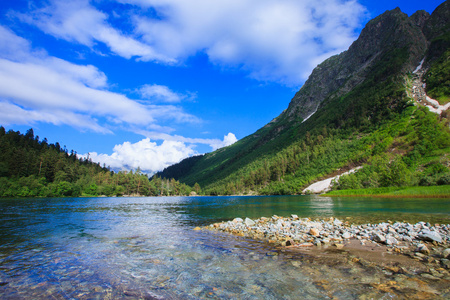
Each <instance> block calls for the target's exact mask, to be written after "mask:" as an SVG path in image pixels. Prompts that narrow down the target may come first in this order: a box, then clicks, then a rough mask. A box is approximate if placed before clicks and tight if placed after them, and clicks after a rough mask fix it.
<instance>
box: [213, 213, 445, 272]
mask: <svg viewBox="0 0 450 300" xmlns="http://www.w3.org/2000/svg"><path fill="white" fill-rule="evenodd" d="M207 228H208V229H210V230H218V231H224V232H229V233H232V234H235V235H238V236H243V237H248V238H253V239H257V240H266V241H269V242H270V243H273V244H275V245H278V246H282V247H287V246H297V247H312V246H321V245H325V246H326V245H328V244H341V243H342V242H343V241H344V240H349V239H357V240H359V241H361V243H362V244H366V243H367V242H370V241H372V242H375V243H378V244H382V245H386V246H387V247H388V249H390V250H391V251H394V252H398V253H406V252H407V251H410V250H408V249H415V251H414V252H415V255H416V256H417V254H421V255H430V253H431V251H430V249H429V248H428V247H429V246H427V245H426V243H427V242H430V243H434V245H436V246H439V247H440V248H439V249H441V250H439V251H438V253H437V256H438V257H441V258H442V259H449V258H450V248H448V246H447V247H445V245H448V243H449V241H450V225H449V224H434V225H431V224H430V223H425V222H418V223H416V224H410V223H406V222H395V223H394V222H392V221H388V222H382V223H379V224H362V225H355V224H349V222H348V221H346V222H343V221H341V220H339V219H337V218H329V219H324V220H315V221H314V220H311V219H310V218H299V217H298V216H297V215H291V217H280V216H276V215H274V216H272V217H262V218H260V219H256V220H252V219H250V218H248V217H246V218H245V219H242V218H235V219H233V220H232V221H227V222H221V223H215V224H211V225H210V226H209V227H207ZM433 247H434V246H433ZM442 247H444V249H445V250H442ZM436 251H437V250H436V249H433V253H434V254H436ZM434 254H433V255H434ZM445 265H447V263H446V264H445Z"/></svg>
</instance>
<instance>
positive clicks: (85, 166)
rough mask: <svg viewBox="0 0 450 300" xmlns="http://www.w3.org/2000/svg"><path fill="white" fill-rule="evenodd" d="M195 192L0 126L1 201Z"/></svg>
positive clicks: (31, 130)
mask: <svg viewBox="0 0 450 300" xmlns="http://www.w3.org/2000/svg"><path fill="white" fill-rule="evenodd" d="M192 191H196V192H198V193H200V187H199V186H198V185H196V186H195V187H194V189H193V188H191V187H189V186H187V185H185V184H182V183H180V182H178V181H176V180H174V179H171V180H169V179H161V178H159V177H158V176H153V177H152V178H151V179H149V177H148V176H147V175H146V174H144V173H142V172H141V171H140V170H139V169H137V170H135V171H134V172H133V171H128V172H127V171H120V172H117V173H115V172H113V171H111V170H110V169H109V168H108V167H106V166H100V164H98V163H94V162H92V161H91V160H90V159H83V158H78V157H77V153H76V152H75V151H73V150H72V151H70V153H69V151H68V150H67V149H66V147H65V146H64V147H61V145H60V144H59V143H58V142H57V143H55V144H49V143H48V141H47V139H45V138H44V139H43V140H42V141H41V140H40V139H39V137H38V136H34V132H33V129H29V130H28V131H27V132H26V133H25V134H21V133H20V132H19V131H13V130H9V131H8V132H6V131H5V128H4V127H3V126H0V197H78V196H102V195H104V196H127V195H129V196H162V195H164V196H166V195H170V196H174V195H189V194H190V193H191V192H192Z"/></svg>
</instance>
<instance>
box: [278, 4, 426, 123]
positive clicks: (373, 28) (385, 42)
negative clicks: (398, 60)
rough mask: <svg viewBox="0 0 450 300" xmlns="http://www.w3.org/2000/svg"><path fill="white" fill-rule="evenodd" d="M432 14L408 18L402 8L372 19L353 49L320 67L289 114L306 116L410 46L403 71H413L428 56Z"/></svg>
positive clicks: (351, 87) (313, 73)
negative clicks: (425, 30)
mask: <svg viewBox="0 0 450 300" xmlns="http://www.w3.org/2000/svg"><path fill="white" fill-rule="evenodd" d="M429 19H430V15H429V14H428V13H427V12H425V11H420V12H417V13H415V14H414V15H412V16H411V17H408V16H407V15H406V14H404V13H402V12H401V11H400V9H399V8H396V9H394V10H391V11H387V12H385V13H384V14H382V15H380V16H378V17H377V18H375V19H373V20H371V21H370V22H369V23H368V24H367V25H366V27H365V28H364V29H363V30H362V32H361V35H360V37H359V38H358V39H357V40H356V41H355V42H354V43H353V44H352V45H351V46H350V48H349V49H348V50H347V51H345V52H343V53H341V54H339V55H336V56H333V57H330V58H329V59H327V60H326V61H324V62H323V63H321V64H320V65H319V66H317V67H316V68H315V69H314V70H313V72H312V74H311V76H310V77H309V78H308V80H307V81H306V82H305V84H304V86H303V87H302V88H301V89H300V91H298V92H297V93H296V95H295V96H294V98H293V99H292V100H291V103H290V105H289V108H288V109H287V111H286V112H285V114H286V115H287V116H288V117H290V118H297V117H300V118H302V119H306V118H307V117H309V116H310V115H311V114H312V113H314V112H315V111H316V110H317V109H318V108H319V107H320V104H321V103H322V102H323V101H324V100H326V99H327V98H329V97H332V98H337V97H339V96H341V95H343V94H345V93H348V92H349V91H351V90H352V89H353V88H354V87H355V86H357V85H358V84H359V83H361V82H362V81H364V79H365V78H366V76H367V74H368V73H369V72H370V71H371V70H372V67H373V66H374V65H375V63H377V62H378V61H379V60H381V59H383V58H384V57H385V56H386V55H387V54H388V53H390V52H392V51H393V50H395V49H403V48H406V50H407V53H408V58H407V59H406V63H405V64H404V66H403V70H402V71H406V72H412V70H414V68H415V67H416V66H417V65H418V64H419V62H420V60H421V59H422V58H423V57H424V55H425V52H426V50H427V45H428V41H427V38H426V37H425V35H424V33H423V32H422V28H424V26H426V24H427V21H428V20H429Z"/></svg>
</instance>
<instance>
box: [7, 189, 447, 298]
mask: <svg viewBox="0 0 450 300" xmlns="http://www.w3.org/2000/svg"><path fill="white" fill-rule="evenodd" d="M274 214H276V215H279V216H290V215H291V214H297V215H298V216H300V217H312V218H326V217H331V216H334V217H339V218H347V217H348V218H351V219H352V220H353V221H355V222H359V223H362V222H367V223H369V222H372V223H373V222H378V221H386V220H392V221H403V220H405V221H409V222H416V221H429V222H439V223H449V221H450V199H376V198H324V197H316V196H287V197H285V196H283V197H281V196H280V197H149V198H65V199H62V198H57V199H0V295H1V296H0V297H1V298H2V299H139V298H140V299H154V298H156V299H159V298H161V299H205V298H213V299H282V298H284V299H299V298H301V299H328V298H332V297H337V298H342V299H349V298H355V297H356V298H357V297H358V296H360V295H362V294H367V293H371V292H372V291H371V287H370V285H367V284H361V280H362V279H361V278H364V276H366V277H370V278H371V279H370V280H375V281H377V282H378V281H379V280H381V279H380V278H381V277H380V276H382V275H379V274H375V273H373V271H370V270H365V269H361V268H357V267H353V268H351V269H349V267H348V266H343V267H340V266H339V267H338V266H333V265H330V264H327V263H322V262H319V261H317V260H316V259H314V257H313V256H309V255H305V254H304V253H303V254H301V253H289V252H283V251H279V255H277V256H270V255H267V253H268V251H270V250H271V249H272V247H271V245H268V244H266V243H265V242H257V241H252V240H248V239H245V238H240V237H234V236H231V235H228V234H222V233H214V232H210V231H194V230H193V228H194V227H195V226H203V225H207V224H210V223H214V222H219V221H223V220H231V219H233V218H235V217H242V218H244V217H250V218H259V217H262V216H266V217H270V216H272V215H274Z"/></svg>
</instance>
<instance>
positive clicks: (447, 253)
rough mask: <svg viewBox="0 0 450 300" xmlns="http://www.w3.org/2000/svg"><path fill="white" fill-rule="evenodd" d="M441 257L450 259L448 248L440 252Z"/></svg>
mask: <svg viewBox="0 0 450 300" xmlns="http://www.w3.org/2000/svg"><path fill="white" fill-rule="evenodd" d="M442 257H443V258H447V259H450V248H447V249H445V250H444V251H442Z"/></svg>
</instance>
